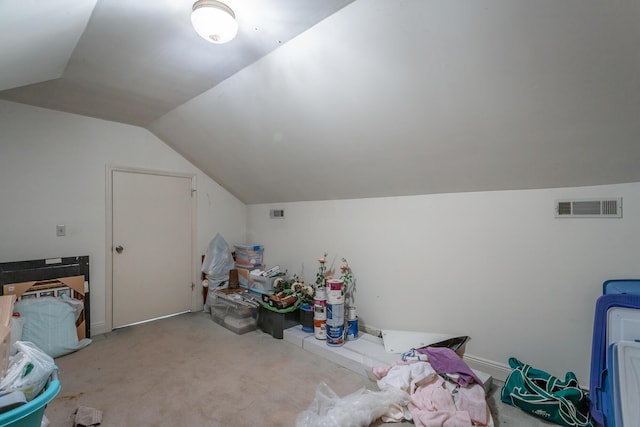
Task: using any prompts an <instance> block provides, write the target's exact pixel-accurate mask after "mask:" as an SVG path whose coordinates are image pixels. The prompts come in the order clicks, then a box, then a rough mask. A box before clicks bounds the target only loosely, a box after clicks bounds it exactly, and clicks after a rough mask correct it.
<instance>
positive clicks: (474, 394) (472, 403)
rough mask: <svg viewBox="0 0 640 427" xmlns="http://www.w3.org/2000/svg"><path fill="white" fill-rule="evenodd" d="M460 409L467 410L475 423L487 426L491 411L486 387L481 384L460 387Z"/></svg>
mask: <svg viewBox="0 0 640 427" xmlns="http://www.w3.org/2000/svg"><path fill="white" fill-rule="evenodd" d="M458 409H459V410H460V411H467V412H468V413H469V416H470V417H471V421H472V422H473V423H474V425H478V426H486V425H487V424H488V423H489V413H488V411H487V401H486V398H485V393H484V387H482V386H481V385H479V384H473V385H472V386H470V387H460V388H459V389H458Z"/></svg>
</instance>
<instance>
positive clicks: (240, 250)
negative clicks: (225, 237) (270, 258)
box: [234, 245, 264, 269]
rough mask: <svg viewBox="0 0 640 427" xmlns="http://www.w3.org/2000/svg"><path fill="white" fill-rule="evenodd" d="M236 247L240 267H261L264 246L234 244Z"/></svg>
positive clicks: (237, 263)
mask: <svg viewBox="0 0 640 427" xmlns="http://www.w3.org/2000/svg"><path fill="white" fill-rule="evenodd" d="M234 247H235V249H236V251H235V252H236V266H238V267H240V268H248V269H254V268H260V267H261V266H262V256H263V254H264V247H262V246H260V245H255V246H251V245H234Z"/></svg>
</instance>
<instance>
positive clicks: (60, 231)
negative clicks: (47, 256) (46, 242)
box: [56, 224, 67, 236]
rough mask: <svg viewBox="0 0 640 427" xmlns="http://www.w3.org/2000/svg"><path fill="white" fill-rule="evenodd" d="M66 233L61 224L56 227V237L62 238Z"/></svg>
mask: <svg viewBox="0 0 640 427" xmlns="http://www.w3.org/2000/svg"><path fill="white" fill-rule="evenodd" d="M66 232H67V229H66V227H65V226H64V225H63V224H59V225H56V236H64V235H65V234H66Z"/></svg>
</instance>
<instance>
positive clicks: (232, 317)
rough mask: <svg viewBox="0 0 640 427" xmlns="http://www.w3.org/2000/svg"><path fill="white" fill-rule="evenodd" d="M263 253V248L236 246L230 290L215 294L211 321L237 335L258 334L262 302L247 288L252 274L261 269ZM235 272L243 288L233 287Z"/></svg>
mask: <svg viewBox="0 0 640 427" xmlns="http://www.w3.org/2000/svg"><path fill="white" fill-rule="evenodd" d="M263 253H264V249H263V247H262V246H248V245H235V259H236V265H235V267H236V270H232V271H233V275H231V274H230V277H229V278H230V281H229V289H220V290H216V291H215V292H214V294H215V297H216V298H215V300H213V301H212V302H211V318H212V319H213V320H214V321H215V322H216V323H219V324H221V325H222V326H224V327H225V328H227V329H229V330H230V331H233V332H235V333H237V334H244V333H246V332H249V331H252V330H255V329H256V327H257V324H258V306H259V302H257V300H256V299H254V298H252V297H251V296H250V295H249V294H248V292H247V291H246V289H245V288H250V285H251V284H252V283H253V282H252V280H251V274H250V272H251V270H255V269H261V268H262V257H263ZM236 272H237V282H238V283H239V284H240V286H241V287H240V288H237V286H232V283H231V281H232V280H231V279H232V278H233V281H234V282H235V281H236V280H235V279H236ZM235 284H236V283H234V284H233V285H235Z"/></svg>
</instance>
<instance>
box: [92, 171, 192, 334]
mask: <svg viewBox="0 0 640 427" xmlns="http://www.w3.org/2000/svg"><path fill="white" fill-rule="evenodd" d="M114 172H127V173H140V174H146V175H160V176H168V177H176V178H189V179H191V307H190V309H191V311H193V310H194V307H196V297H197V292H196V290H199V288H198V286H196V284H197V283H198V280H197V278H198V274H199V268H198V264H197V262H196V260H197V257H196V251H197V241H196V238H197V212H198V198H197V193H196V190H197V186H196V174H192V173H180V172H167V171H160V170H153V169H142V168H133V167H124V166H113V165H107V167H106V180H105V181H106V200H105V207H106V212H105V218H106V223H105V233H106V236H105V258H106V259H105V276H106V277H105V298H104V300H105V332H111V331H112V330H113V174H114Z"/></svg>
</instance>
